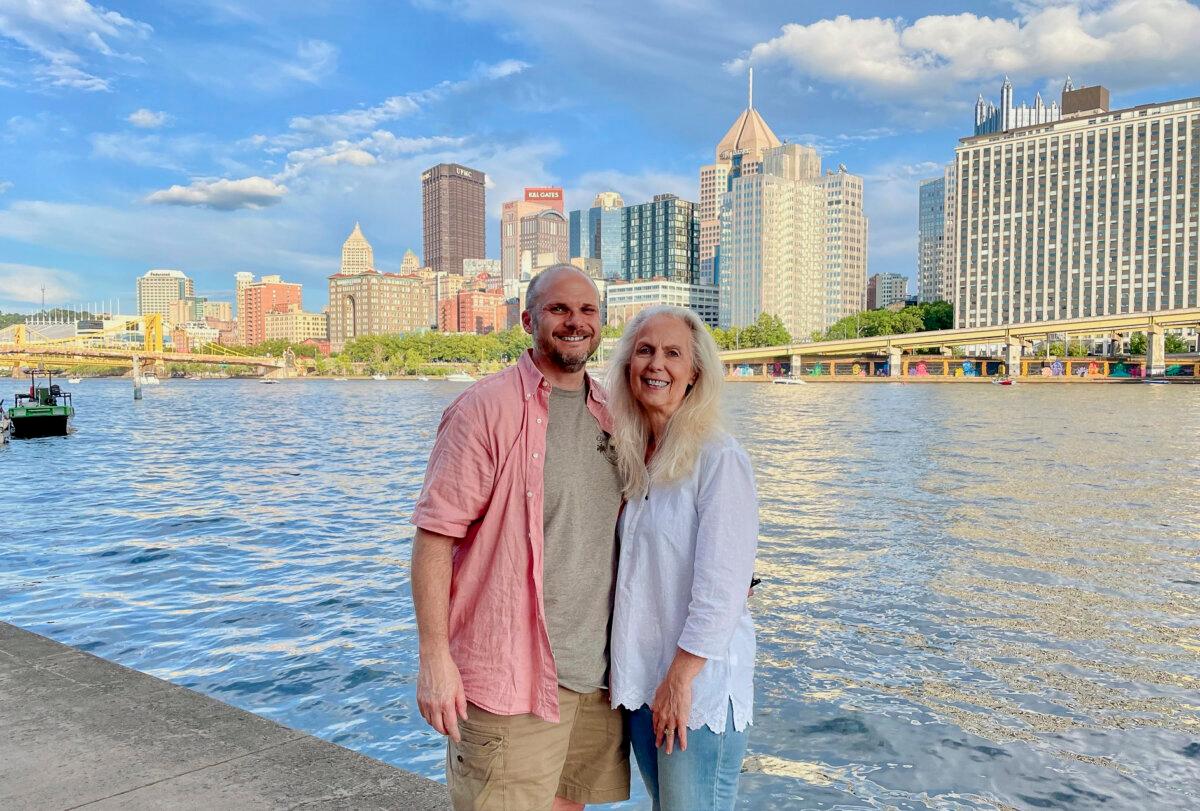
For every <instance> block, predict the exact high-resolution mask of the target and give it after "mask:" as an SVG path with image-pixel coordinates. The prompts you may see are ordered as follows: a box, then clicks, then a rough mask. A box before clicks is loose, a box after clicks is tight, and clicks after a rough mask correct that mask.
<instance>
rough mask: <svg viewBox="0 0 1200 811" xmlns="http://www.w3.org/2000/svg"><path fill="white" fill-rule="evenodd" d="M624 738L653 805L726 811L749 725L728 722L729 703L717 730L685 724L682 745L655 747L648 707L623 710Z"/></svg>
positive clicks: (676, 810) (662, 809) (670, 810)
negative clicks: (685, 738)
mask: <svg viewBox="0 0 1200 811" xmlns="http://www.w3.org/2000/svg"><path fill="white" fill-rule="evenodd" d="M625 717H626V719H627V722H628V724H629V741H630V743H631V744H632V745H633V755H634V757H636V758H637V764H638V770H639V771H640V772H641V773H642V781H643V782H645V784H646V791H647V792H649V794H650V799H651V800H653V801H654V811H731V809H732V808H733V807H734V804H735V803H736V802H737V785H738V784H737V781H738V774H739V773H741V770H742V756H743V755H745V754H746V739H747V738H748V737H749V730H745V731H743V732H738V731H737V730H735V729H734V728H733V704H730V705H729V715H728V716H727V717H726V720H725V731H724V732H722V733H721V734H720V735H718V734H717V733H715V732H713V731H712V730H711V729H709V728H708V727H701V728H700V729H689V730H688V732H687V736H688V747H687V751H683V750H681V749H680V748H679V741H678V740H677V741H675V745H674V747H673V751H672V752H671V754H669V755H668V754H667V750H666V749H665V748H663V749H656V748H655V747H654V723H653V720H652V718H651V714H650V708H649V707H648V706H646V705H645V704H643V705H642V707H641V709H639V710H634V711H632V712H626V714H625Z"/></svg>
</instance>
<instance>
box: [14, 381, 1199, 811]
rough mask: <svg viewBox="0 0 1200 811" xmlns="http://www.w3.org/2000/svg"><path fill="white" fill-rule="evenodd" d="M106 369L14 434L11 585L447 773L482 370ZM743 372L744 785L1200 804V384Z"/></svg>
mask: <svg viewBox="0 0 1200 811" xmlns="http://www.w3.org/2000/svg"><path fill="white" fill-rule="evenodd" d="M0 385H3V384H0ZM15 385H16V381H14V382H13V386H15ZM72 388H73V390H74V393H75V404H76V407H77V410H78V416H77V418H76V428H77V430H76V433H74V434H73V435H72V436H70V437H67V438H65V439H64V438H57V439H43V440H29V441H19V442H13V443H10V445H9V446H7V447H0V465H2V466H3V469H4V477H3V485H2V486H0V490H2V492H3V493H4V497H3V507H2V513H0V515H2V516H3V518H2V519H0V525H2V526H3V531H2V533H0V618H2V619H4V620H6V621H8V622H11V623H14V624H16V625H19V626H22V627H25V628H28V629H30V630H33V631H36V632H39V633H43V634H46V635H48V636H51V637H53V638H55V639H57V640H59V641H61V642H65V643H68V644H71V645H76V646H79V647H81V648H83V649H85V650H88V651H91V652H93V653H95V654H97V655H100V656H104V657H106V658H108V659H112V660H115V661H117V662H120V663H122V664H124V665H128V666H130V667H134V668H137V669H139V670H143V671H146V672H148V673H151V674H153V675H155V676H159V677H162V678H166V679H170V680H171V681H174V682H176V683H178V684H181V685H184V686H186V687H190V688H193V689H196V690H199V691H202V692H204V693H207V694H209V695H212V696H215V697H216V698H219V699H221V700H223V701H226V702H229V703H231V704H235V705H237V706H239V707H243V708H245V709H248V710H251V711H253V712H256V713H259V714H261V715H265V716H268V717H270V718H273V719H275V720H278V721H280V722H282V723H284V724H287V725H289V726H293V727H296V728H299V729H303V730H305V731H308V732H310V733H313V734H315V735H318V736H320V737H323V738H327V739H329V740H332V741H335V742H337V743H339V744H342V745H344V746H347V747H350V748H352V749H356V750H358V751H360V752H363V753H364V754H367V755H370V756H372V757H375V758H379V759H381V760H384V761H387V762H389V763H392V764H395V765H397V766H401V767H404V768H407V769H411V770H414V771H417V772H419V773H421V774H425V775H428V776H430V777H440V773H441V768H442V758H443V744H442V742H441V740H440V739H439V737H438V736H437V735H436V734H434V733H433V732H431V731H430V730H429V729H428V728H427V727H425V725H424V723H423V722H422V721H421V718H420V716H419V714H418V713H417V712H416V709H415V706H414V701H413V696H414V686H415V675H416V665H417V658H416V639H415V625H414V621H413V610H412V602H411V597H410V592H409V582H408V580H409V578H408V574H409V570H408V563H409V552H410V541H411V537H412V529H411V527H410V526H409V525H408V523H407V518H408V515H409V512H410V510H411V508H412V505H413V501H414V498H415V496H416V494H417V492H418V490H419V488H420V485H421V479H422V474H423V469H424V463H425V459H426V456H427V454H428V451H429V446H430V444H431V442H432V440H433V436H434V430H435V428H436V424H437V419H438V416H439V414H440V411H441V409H442V408H443V407H444V406H445V405H446V404H447V403H448V402H449V401H450V400H451V399H452V398H453V397H454V396H455V395H456V394H457V393H458V392H459V391H461V390H462V386H461V385H455V384H450V383H443V382H431V383H418V382H401V381H395V382H386V383H384V382H374V381H350V382H336V381H332V380H313V381H294V382H284V383H281V384H280V385H277V386H262V385H260V384H258V383H257V382H251V381H200V382H189V381H169V382H167V383H164V385H162V386H160V387H157V388H148V389H146V396H145V399H144V400H143V401H141V402H133V400H132V393H131V387H130V384H129V382H128V381H127V380H125V381H117V380H112V381H93V380H87V381H84V382H83V383H82V384H79V385H77V386H74V387H72ZM3 393H4V395H8V394H9V392H8V391H4V392H3ZM6 399H8V398H7V396H6ZM727 406H728V408H727V411H728V414H729V418H730V419H729V422H730V427H731V430H732V431H733V432H734V433H735V434H736V435H737V436H738V437H739V438H740V439H741V441H742V442H743V443H744V445H745V446H746V448H747V449H748V450H749V452H750V455H751V456H752V457H753V459H754V461H755V465H756V469H757V475H758V484H759V491H760V500H761V504H760V509H761V518H762V537H761V542H760V547H759V556H758V557H759V563H758V571H759V574H760V576H762V577H763V579H764V583H763V585H762V586H761V587H760V588H759V590H758V591H757V593H756V595H755V597H754V599H753V606H754V613H755V616H756V620H757V624H758V633H759V662H758V671H757V706H756V713H755V724H754V726H753V728H752V732H751V738H750V750H749V753H748V757H747V760H746V762H745V766H744V774H743V777H742V783H741V786H742V788H741V803H740V804H741V807H743V808H771V809H785V808H788V809H790V808H795V809H809V808H829V809H834V808H836V809H850V808H899V809H919V808H1022V809H1024V808H1064V809H1088V808H1136V809H1151V808H1155V809H1156V808H1178V809H1194V808H1197V807H1200V387H1196V386H1143V385H1127V386H1081V385H1023V386H1016V387H1012V388H1002V387H999V386H977V385H957V386H956V385H915V384H910V385H900V384H896V385H889V384H882V385H853V384H824V385H809V386H763V385H753V384H737V385H733V386H730V387H729V389H728V392H727ZM628 807H637V808H643V807H648V806H647V803H646V799H645V792H644V791H643V790H642V788H641V786H640V781H639V780H637V778H636V777H635V785H634V799H633V800H632V801H631V802H630V803H629V804H628Z"/></svg>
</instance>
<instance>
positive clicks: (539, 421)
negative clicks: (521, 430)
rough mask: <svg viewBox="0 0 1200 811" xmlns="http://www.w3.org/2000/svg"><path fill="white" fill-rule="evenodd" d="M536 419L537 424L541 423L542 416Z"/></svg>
mask: <svg viewBox="0 0 1200 811" xmlns="http://www.w3.org/2000/svg"><path fill="white" fill-rule="evenodd" d="M537 421H538V425H541V424H542V418H541V417H538V418H537Z"/></svg>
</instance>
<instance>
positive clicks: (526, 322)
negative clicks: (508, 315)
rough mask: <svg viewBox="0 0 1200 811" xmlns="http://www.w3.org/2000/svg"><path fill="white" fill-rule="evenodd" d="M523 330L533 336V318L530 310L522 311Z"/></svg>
mask: <svg viewBox="0 0 1200 811" xmlns="http://www.w3.org/2000/svg"><path fill="white" fill-rule="evenodd" d="M521 328H522V329H523V330H525V331H526V332H528V333H529V334H530V335H532V334H533V316H532V315H530V314H529V310H521Z"/></svg>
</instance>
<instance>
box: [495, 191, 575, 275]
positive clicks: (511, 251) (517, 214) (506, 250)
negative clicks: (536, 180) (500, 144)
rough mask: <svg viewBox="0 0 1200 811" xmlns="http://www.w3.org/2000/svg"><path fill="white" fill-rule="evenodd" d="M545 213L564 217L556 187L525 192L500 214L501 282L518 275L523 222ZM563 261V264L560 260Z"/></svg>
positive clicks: (509, 203)
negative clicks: (548, 212)
mask: <svg viewBox="0 0 1200 811" xmlns="http://www.w3.org/2000/svg"><path fill="white" fill-rule="evenodd" d="M547 209H549V210H553V211H557V212H558V213H559V214H562V213H563V191H562V189H561V188H558V187H557V186H540V187H537V188H527V189H525V193H524V196H523V197H522V199H520V200H509V201H507V202H506V203H505V204H504V205H503V207H502V208H501V210H500V275H501V277H502V278H504V279H516V278H519V277H520V275H521V251H522V250H525V248H524V247H523V246H522V243H523V242H527V241H528V240H526V239H523V237H522V233H523V229H522V225H521V223H522V221H523V220H524V219H525V218H526V217H529V216H530V215H533V214H537V213H538V212H539V211H546V210H547ZM562 261H564V262H565V261H566V259H563V260H562Z"/></svg>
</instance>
